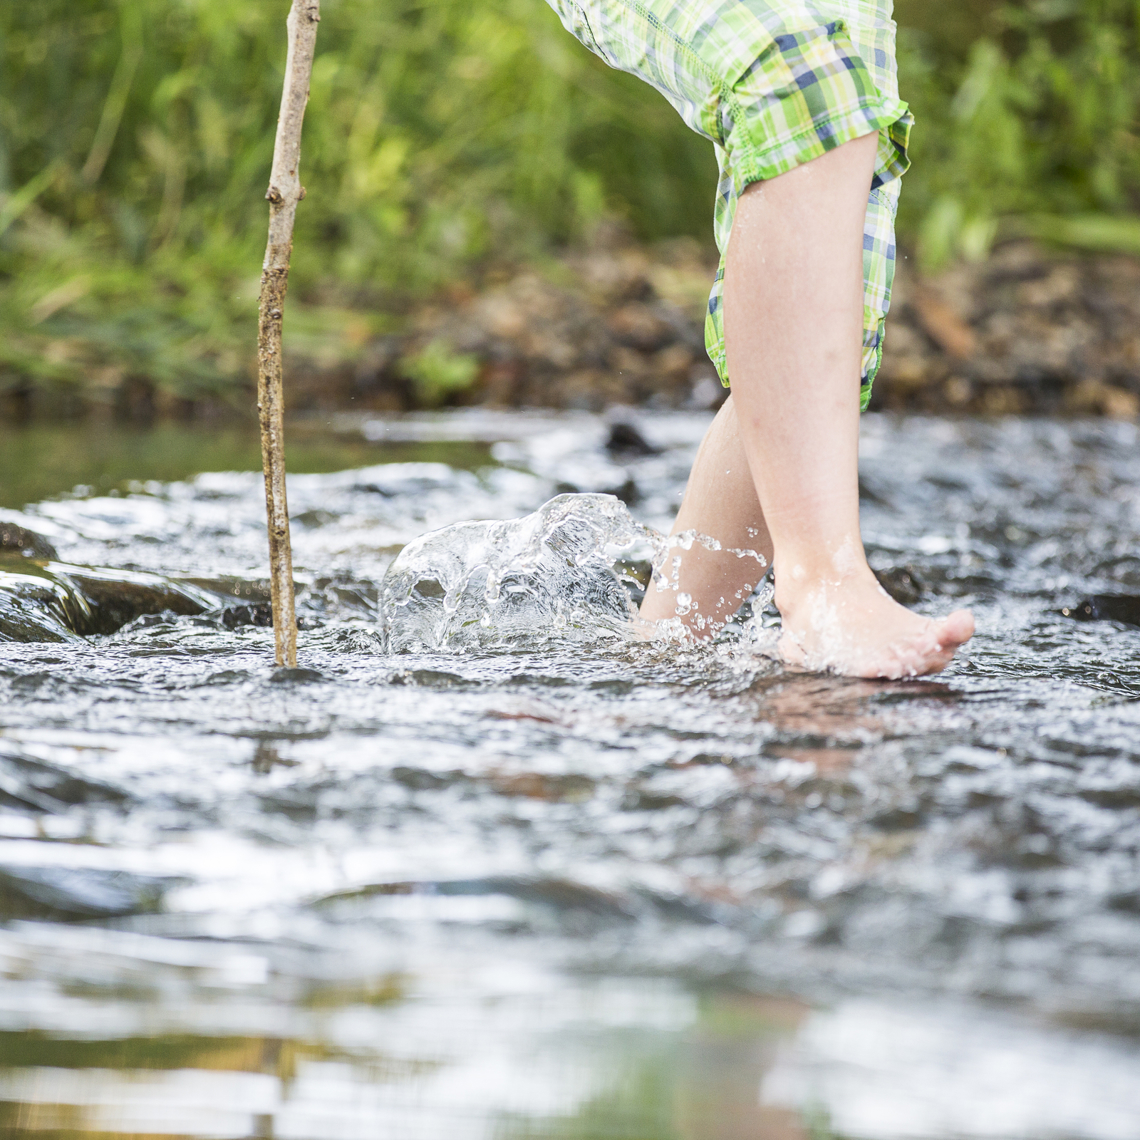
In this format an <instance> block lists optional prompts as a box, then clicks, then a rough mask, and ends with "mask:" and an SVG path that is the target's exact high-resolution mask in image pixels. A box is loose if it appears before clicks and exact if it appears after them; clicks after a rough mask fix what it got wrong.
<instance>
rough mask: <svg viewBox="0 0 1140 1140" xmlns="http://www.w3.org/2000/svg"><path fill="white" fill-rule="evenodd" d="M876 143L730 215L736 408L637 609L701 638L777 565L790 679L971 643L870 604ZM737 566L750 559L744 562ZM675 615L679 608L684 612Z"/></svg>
mask: <svg viewBox="0 0 1140 1140" xmlns="http://www.w3.org/2000/svg"><path fill="white" fill-rule="evenodd" d="M876 141H877V136H875V135H866V136H864V137H863V138H860V139H855V140H853V141H852V142H848V143H845V144H844V145H843V146H840V147H838V148H837V149H836V150H834V151H831V152H829V153H828V154H826V155H824V156H823V157H822V158H818V159H815V160H814V161H812V162H809V163H805V164H804V165H802V166H799V167H796V168H795V169H794V170H791V171H789V172H788V173H786V174H782V175H780V176H779V177H777V178H773V179H771V180H770V181H768V182H764V183H754V184H753V185H752V186H750V187H749V188H748V189H747V190H746V191H745V193H744V194H743V195H742V197H741V199H740V204H739V206H738V207H737V215H736V220H735V223H734V226H733V231H732V237H731V240H730V243H729V249H728V257H727V262H726V272H725V338H726V347H727V352H728V360H729V369H730V372H731V375H732V382H733V395H732V397H731V398H730V400H729V401H728V402H727V403H726V404H725V406H724V407H723V408H722V409H721V412H720V413H719V414H718V416H717V418H716V419H715V420H714V422H713V425H712V427H711V428H710V429H709V433H708V435H707V436H706V438H705V440H704V442H703V444H702V446H701V449H700V452H699V453H698V455H697V459H696V462H695V463H694V465H693V471H692V474H691V476H690V479H689V485H688V488H687V490H686V492H685V499H684V502H683V503H682V505H681V510H680V512H679V513H678V515H677V520H676V523H675V526H674V531H673V533H674V534H679V533H683V532H685V531H696V532H697V533H699V534H702V535H708V536H711V537H713V538H715V539H716V540H717V541H718V542H719V543H720V546H721V548H722V549H720V550H709V549H706V548H705V547H704V546H702V545H701V544H699V543H694V544H693V545H692V547H691V549H690V550H688V551H678V553H677V555H676V557H675V560H674V563H673V564H672V565H671V566H670V567H668V568H667V573H666V576H667V577H668V578H669V579H671V580H670V581H669V582H668V584H667V585H665V586H662V585H660V584H655V585H654V586H652V587H651V588H650V590H649V591H648V593H647V594H646V598H645V602H644V603H643V605H642V608H641V615H642V617H644V618H646V619H648V620H652V621H660V620H662V619H665V618H672V617H674V616H676V615H677V614H678V607H677V601H676V599H677V596H678V595H679V594H681V593H685V594H688V595H689V596H690V597H691V598H692V606H691V608H690V609H689V611H688V612H687V613H684V614H683V615H682V620H683V621H685V622H686V624H688V625H689V627H690V629H692V631H693V632H694V633H696V634H697V635H698V636H708V635H709V634H710V633H712V632H713V631H714V630H715V629H716V628H717V627H718V626H719V624H721V623H723V621H724V620H725V619H726V618H727V617H729V616H730V615H731V613H732V612H734V611H735V610H736V608H737V607H738V606H739V604H740V601H741V600H742V598H743V597H745V596H747V593H748V591H749V590H750V589H751V587H752V585H754V584H755V582H756V581H757V578H758V575H759V574H761V573H762V572H763V570H762V568H761V561H763V563H764V564H765V565H766V564H768V563H774V564H775V566H776V569H777V573H776V598H775V601H776V605H777V607H778V608H779V610H780V615H781V617H782V619H783V626H784V635H783V637H782V638H781V640H780V646H779V647H780V653H781V656H782V657H783V659H784V660H785V662H786V663H787V664H789V665H792V666H795V667H798V668H804V669H810V670H817V671H828V672H833V673H838V674H841V675H844V676H852V677H866V678H875V677H883V678H898V677H914V676H921V675H924V674H929V673H936V672H938V671H939V670H941V669H944V668H945V667H946V665H947V664H948V663H949V662H950V660H951V659H952V658H953V656H954V653H955V652H956V650H957V649H958V648H959V647H960V646H961V645H962V644H963V643H964V642H966V641H968V640H969V638H970V637H971V636H972V635H973V632H974V619H973V616H972V614H970V613H969V611H967V610H958V611H955V612H954V613H952V614H950V615H949V616H948V617H945V618H941V619H937V620H934V619H930V618H925V617H921V616H919V615H918V614H914V613H912V612H910V611H909V610H907V609H906V608H905V607H903V606H900V605H899V604H898V603H897V602H895V601H893V600H892V599H891V598H890V597H888V596H887V594H886V593H884V591H883V590H882V589H881V587H880V586H879V584H878V582H877V581H876V579H875V576H874V574H873V573H872V572H871V569H870V567H869V566H868V565H867V559H866V555H865V553H864V550H863V543H862V539H861V537H860V531H859V468H858V444H859V387H858V376H859V368H860V355H861V343H862V328H863V315H862V305H863V283H862V244H863V241H862V239H863V218H864V214H865V212H866V202H867V194H868V191H869V188H870V184H871V177H872V174H873V171H874V165H875V150H876ZM743 550H751V551H754V552H755V553H754V554H749V555H746V554H742V553H741V552H742V551H743ZM683 608H684V607H683Z"/></svg>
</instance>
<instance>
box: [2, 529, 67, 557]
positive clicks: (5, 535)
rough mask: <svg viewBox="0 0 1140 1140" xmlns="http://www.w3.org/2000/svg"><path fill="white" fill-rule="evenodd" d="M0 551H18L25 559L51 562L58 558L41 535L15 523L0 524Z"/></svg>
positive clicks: (53, 548) (50, 545)
mask: <svg viewBox="0 0 1140 1140" xmlns="http://www.w3.org/2000/svg"><path fill="white" fill-rule="evenodd" d="M0 550H5V551H9V550H10V551H18V552H19V553H20V554H22V555H24V556H25V557H26V558H39V559H42V560H43V561H44V562H52V561H54V560H55V559H56V558H57V557H59V556H58V555H57V554H56V552H55V547H54V546H52V544H51V543H50V542H48V540H47V539H46V538H44V537H43V535H40V534H36V532H35V531H33V530H28V528H27V527H24V526H17V525H16V524H15V523H10V522H0Z"/></svg>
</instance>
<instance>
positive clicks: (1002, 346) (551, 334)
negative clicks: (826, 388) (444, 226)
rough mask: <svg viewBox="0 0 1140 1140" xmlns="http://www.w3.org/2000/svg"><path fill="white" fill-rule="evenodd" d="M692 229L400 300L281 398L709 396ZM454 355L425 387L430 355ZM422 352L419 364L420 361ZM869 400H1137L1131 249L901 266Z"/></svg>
mask: <svg viewBox="0 0 1140 1140" xmlns="http://www.w3.org/2000/svg"><path fill="white" fill-rule="evenodd" d="M700 253H701V251H700V250H699V248H698V247H697V246H696V245H695V243H693V244H691V245H689V244H684V243H676V244H672V245H670V246H669V247H666V248H664V249H657V250H653V251H648V250H645V249H641V248H637V247H629V248H619V249H613V250H605V251H595V252H592V253H589V254H586V255H583V256H580V257H577V258H572V259H568V260H567V261H565V262H563V263H562V264H560V265H559V266H557V267H556V268H557V271H558V272H556V273H550V274H546V275H543V276H540V275H539V274H538V273H536V272H534V271H529V270H528V271H523V272H520V273H519V274H517V275H516V276H513V277H510V278H507V279H505V280H501V281H498V282H495V283H492V284H490V285H489V286H488V287H486V288H484V289H481V290H479V291H478V292H469V293H466V294H465V293H462V292H459V293H457V294H456V295H455V296H454V297H453V298H451V299H450V300H441V301H440V302H438V303H437V304H434V305H430V306H426V307H424V308H422V309H421V310H420V311H418V312H417V313H415V314H414V316H413V318H412V319H411V321H410V324H409V329H408V331H406V332H404V333H403V334H402V335H398V336H392V337H388V338H384V339H380V340H377V341H375V342H373V343H371V344H370V345H369V346H368V347H367V349H366V350H365V351H364V352H362V353H361V354H360V356H359V357H358V358H357V359H356V360H355V361H353V362H348V361H344V362H341V363H339V364H338V365H336V366H334V367H333V368H331V369H329V368H325V369H321V368H315V367H311V366H310V367H302V366H301V365H300V364H297V365H295V368H294V376H293V388H292V399H293V401H294V406H295V407H297V408H298V409H300V408H317V407H322V406H336V407H343V406H345V405H350V406H354V407H371V408H376V409H385V410H388V409H390V410H398V409H410V408H414V407H419V406H423V405H424V404H425V403H428V404H430V403H432V402H434V401H438V402H441V403H444V402H445V403H462V404H500V405H531V406H540V407H559V408H588V409H591V410H598V409H601V408H603V407H605V406H606V405H609V404H615V403H617V404H640V403H649V404H653V405H658V406H666V407H685V406H689V407H694V406H696V407H704V406H710V405H713V404H715V403H717V402H718V401H719V400H720V399H721V398H722V396H723V393H722V390H721V389H720V385H719V383H718V382H717V381H716V378H715V373H714V371H713V369H712V366H711V365H710V363H709V361H708V358H707V357H706V356H705V353H704V344H703V319H704V307H705V297H706V294H707V289H708V284H709V281H710V279H711V275H712V271H713V267H711V266H710V265H709V264H708V263H707V261H704V260H702V258H701V256H700ZM447 353H451V354H457V355H458V356H459V357H460V358H461V359H466V360H470V361H471V362H472V365H473V367H472V368H471V372H470V376H471V379H470V382H469V384H468V385H467V386H462V385H456V387H455V388H453V389H451V390H450V391H447V390H443V389H444V388H445V385H439V386H438V387H437V388H435V389H434V390H433V386H432V383H431V380H430V377H429V376H425V373H426V372H429V371H430V364H431V360H432V357H433V355H435V356H436V357H437V358H438V360H439V361H440V365H438V366H437V367H438V370H439V371H440V372H443V370H444V366H445V365H446V354H447ZM425 361H426V363H425ZM874 406H877V407H880V408H891V409H900V410H901V409H921V410H924V411H934V412H967V413H973V414H977V413H982V414H1002V413H1009V412H1023V413H1025V412H1029V413H1032V412H1050V413H1058V412H1060V413H1080V414H1086V415H1087V414H1090V413H1091V414H1103V415H1108V416H1112V417H1115V418H1124V419H1129V418H1133V417H1135V416H1136V415H1137V414H1138V413H1140V261H1138V260H1137V259H1135V258H1130V257H1124V256H1107V255H1095V256H1089V255H1075V254H1071V253H1069V254H1061V253H1057V252H1053V251H1049V250H1046V249H1042V248H1040V247H1037V246H1034V245H1031V244H1029V243H1023V242H1018V243H1011V244H1008V245H1005V246H1003V247H1001V248H999V249H998V250H997V251H996V252H995V253H994V254H993V255H992V256H991V257H990V258H989V259H987V260H986V261H984V262H981V263H975V264H964V265H960V266H957V267H955V268H953V269H951V270H949V271H947V272H945V273H942V274H940V275H938V276H937V277H934V278H929V279H924V278H922V277H920V276H919V275H918V274H917V273H915V272H912V271H911V270H910V268H909V265H908V263H907V262H906V261H905V260H903V261H902V262H901V263H900V267H899V272H898V275H897V279H896V288H895V298H894V307H893V311H892V314H891V318H890V322H889V325H888V334H887V342H886V350H885V354H884V360H883V367H882V371H881V373H880V376H879V379H878V382H877V384H876V388H875V396H874Z"/></svg>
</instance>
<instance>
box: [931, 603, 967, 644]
mask: <svg viewBox="0 0 1140 1140" xmlns="http://www.w3.org/2000/svg"><path fill="white" fill-rule="evenodd" d="M973 636H974V615H973V614H972V613H970V611H969V610H955V611H954V612H953V613H952V614H950V616H949V617H944V618H943V619H942V620H941V621H940V622H939V623H938V641H939V644H940V645H942V646H943V647H944V648H947V649H950V648H953V647H955V646H958V645H962V644H963V643H965V642H967V641H969V640H970V638H971V637H973Z"/></svg>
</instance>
